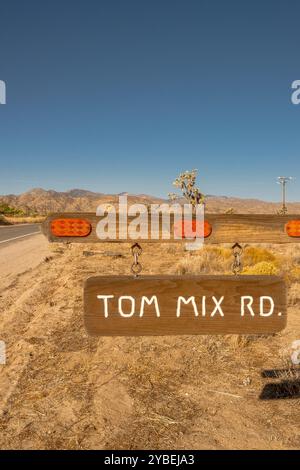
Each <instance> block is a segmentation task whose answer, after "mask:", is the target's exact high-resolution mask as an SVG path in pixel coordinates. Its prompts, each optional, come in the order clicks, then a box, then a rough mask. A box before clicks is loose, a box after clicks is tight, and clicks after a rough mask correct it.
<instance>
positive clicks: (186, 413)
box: [0, 236, 300, 449]
mask: <svg viewBox="0 0 300 470" xmlns="http://www.w3.org/2000/svg"><path fill="white" fill-rule="evenodd" d="M98 246H100V245H98ZM87 248H88V247H86V246H84V247H83V246H80V245H76V246H69V247H62V246H58V245H54V246H52V248H51V249H50V251H49V248H48V247H47V244H46V242H45V241H44V239H42V237H40V236H36V237H32V238H30V239H27V240H26V241H23V242H19V243H18V244H15V245H12V246H11V247H7V249H6V250H8V251H6V252H5V250H4V251H0V257H1V263H0V265H1V266H0V279H1V286H0V304H1V325H0V339H1V340H4V341H5V342H6V345H7V364H6V365H2V366H0V448H2V449H12V448H18V449H92V448H95V449H109V448H117V449H137V448H156V449H162V448H171V449H172V448H181V449H204V448H205V449H228V448H235V449H248V448H250V449H254V448H256V449H261V448H266V449H295V448H299V447H300V406H299V405H300V400H299V399H282V400H260V399H259V396H260V394H261V391H262V389H263V387H264V386H265V385H266V384H267V383H270V382H277V383H278V382H280V380H282V379H280V378H279V379H266V378H262V377H261V372H262V371H263V370H264V369H273V368H275V369H281V368H284V367H286V364H287V363H286V358H287V350H288V347H289V346H290V344H291V342H292V341H293V340H295V339H300V323H299V309H298V308H297V307H293V308H291V309H290V310H289V322H288V328H287V329H286V330H285V331H284V332H282V333H281V334H278V335H276V336H272V337H263V338H247V339H245V338H243V337H237V336H229V337H219V336H218V337H212V336H211V337H209V336H179V337H125V338H119V337H117V338H99V339H98V338H89V337H88V336H87V335H86V333H85V330H84V327H83V319H82V287H83V281H84V279H85V278H87V277H89V276H91V275H94V274H97V275H99V274H102V275H103V274H128V273H129V266H130V263H131V257H130V251H129V246H128V245H123V246H118V245H105V246H104V245H101V246H100V248H98V247H97V250H101V251H103V250H105V251H108V252H111V251H115V252H117V253H118V254H119V256H115V257H113V256H105V255H104V254H102V255H101V254H97V255H95V256H90V257H86V256H83V255H82V251H83V250H86V249H87ZM90 248H91V249H93V247H90ZM17 253H18V254H17ZM25 253H26V254H25ZM49 253H50V254H49ZM5 256H6V258H5ZM183 256H184V253H183V252H182V248H181V247H174V246H172V247H171V246H170V247H168V246H166V245H165V246H164V252H162V251H161V249H159V248H158V247H157V245H155V246H151V245H147V246H146V247H145V249H144V254H143V256H142V260H141V261H142V263H143V265H144V266H145V269H144V272H145V273H147V274H150V273H173V272H174V269H175V264H176V262H177V261H178V260H179V259H180V258H181V257H183ZM3 257H4V258H3ZM13 257H15V259H14V261H13V262H14V263H15V268H14V269H11V267H8V262H7V259H8V258H10V259H12V258H13ZM3 260H4V261H3ZM28 263H30V264H28ZM10 270H11V271H10ZM7 276H8V277H7ZM4 277H5V279H4ZM286 374H287V377H288V378H289V379H291V376H290V374H291V372H287V373H286ZM297 380H298V381H299V375H298V379H297ZM295 383H296V382H295Z"/></svg>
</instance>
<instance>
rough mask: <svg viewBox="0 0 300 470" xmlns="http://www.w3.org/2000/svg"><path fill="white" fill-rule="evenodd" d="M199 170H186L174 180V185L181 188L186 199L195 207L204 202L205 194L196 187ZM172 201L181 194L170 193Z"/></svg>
mask: <svg viewBox="0 0 300 470" xmlns="http://www.w3.org/2000/svg"><path fill="white" fill-rule="evenodd" d="M197 173H198V170H192V171H185V172H184V173H181V174H180V175H179V176H178V177H177V178H176V179H175V181H174V182H173V186H175V187H176V188H180V189H181V192H182V195H183V196H184V197H185V199H186V200H187V201H188V202H189V203H190V204H192V206H193V207H194V208H195V207H196V206H197V205H198V204H204V194H203V193H201V191H200V189H199V188H197V187H196V177H197ZM168 196H169V198H170V199H171V201H175V200H176V199H178V198H179V197H180V196H179V195H178V194H175V193H169V194H168Z"/></svg>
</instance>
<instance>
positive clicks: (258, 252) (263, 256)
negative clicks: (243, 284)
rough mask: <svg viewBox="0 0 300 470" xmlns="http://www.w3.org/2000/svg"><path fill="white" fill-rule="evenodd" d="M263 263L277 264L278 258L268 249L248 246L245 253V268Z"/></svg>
mask: <svg viewBox="0 0 300 470" xmlns="http://www.w3.org/2000/svg"><path fill="white" fill-rule="evenodd" d="M263 261H266V262H272V263H274V264H277V260H276V256H275V255H274V254H273V253H271V252H270V251H269V250H267V249H266V248H260V247H256V246H248V247H247V248H245V250H244V253H243V263H244V265H245V266H252V265H255V264H258V263H261V262H263Z"/></svg>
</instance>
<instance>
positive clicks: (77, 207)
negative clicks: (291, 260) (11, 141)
mask: <svg viewBox="0 0 300 470" xmlns="http://www.w3.org/2000/svg"><path fill="white" fill-rule="evenodd" d="M120 194H123V195H124V194H126V195H127V196H128V204H133V203H144V204H151V203H162V202H167V199H163V198H159V197H155V196H149V195H146V194H128V193H120ZM120 194H103V193H97V192H92V191H87V190H84V189H71V190H70V191H65V192H58V191H54V190H45V189H42V188H35V189H31V190H29V191H27V192H25V193H22V194H19V195H14V194H9V195H5V196H0V204H8V205H9V206H13V207H16V208H18V209H22V210H23V211H24V212H26V213H30V212H33V211H34V212H36V213H39V214H47V213H49V212H80V211H86V212H95V211H96V208H97V206H98V205H99V204H111V205H115V204H117V203H118V196H119V195H120ZM287 206H288V211H289V213H291V214H293V213H294V214H297V213H300V202H291V203H288V204H287ZM280 208H281V204H280V202H267V201H262V200H259V199H242V198H236V197H227V196H206V211H207V212H213V213H224V212H226V211H228V210H229V209H233V210H234V212H235V213H244V214H247V213H257V214H268V213H269V214H272V213H276V212H277V211H278V210H279V209H280Z"/></svg>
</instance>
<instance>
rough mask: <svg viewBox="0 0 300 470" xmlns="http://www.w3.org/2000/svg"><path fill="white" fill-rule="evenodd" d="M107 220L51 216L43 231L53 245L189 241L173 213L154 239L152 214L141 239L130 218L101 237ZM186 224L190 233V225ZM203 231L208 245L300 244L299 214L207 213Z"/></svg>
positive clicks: (88, 216)
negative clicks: (133, 233)
mask: <svg viewBox="0 0 300 470" xmlns="http://www.w3.org/2000/svg"><path fill="white" fill-rule="evenodd" d="M104 218H105V217H104V216H103V217H101V216H97V215H96V214H94V213H88V212H87V213H86V212H83V213H82V212H81V213H58V214H52V215H51V216H49V217H48V218H47V219H46V220H45V222H44V223H43V225H42V231H43V233H44V235H45V236H46V237H47V238H48V240H49V241H50V242H64V243H66V242H72V243H103V242H117V243H120V242H129V243H135V242H136V241H138V242H139V243H147V242H149V243H157V242H159V243H170V242H177V243H178V242H186V241H187V239H186V238H176V236H175V235H176V233H177V234H178V233H179V234H180V233H182V223H183V222H182V221H181V220H179V221H176V220H175V218H174V214H171V215H170V219H169V220H168V221H166V220H165V219H164V218H163V215H162V214H160V216H159V218H158V222H157V223H158V229H157V227H156V228H155V230H154V232H155V236H153V221H152V218H151V214H149V216H148V217H146V220H145V221H144V222H143V223H142V224H141V226H140V227H138V232H139V236H138V238H132V237H131V234H130V226H131V224H133V225H134V224H136V218H135V217H128V218H127V219H126V221H124V222H122V221H121V222H120V220H119V219H118V216H117V215H116V221H115V223H114V224H113V225H112V226H110V231H109V233H107V236H106V237H104V238H99V236H98V233H99V227H100V225H101V224H102V225H103V221H104ZM185 223H186V224H187V232H189V231H190V230H189V223H188V222H185ZM99 224H100V225H99ZM176 224H177V225H176ZM136 225H139V224H136ZM198 225H199V226H200V225H201V224H198ZM196 226H197V224H196ZM156 229H157V230H156ZM202 231H203V235H204V236H205V238H204V243H205V244H210V243H231V244H233V243H235V242H237V241H238V242H239V243H300V215H272V214H205V224H204V227H203V230H202ZM200 232H201V227H200ZM184 233H186V232H184Z"/></svg>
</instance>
